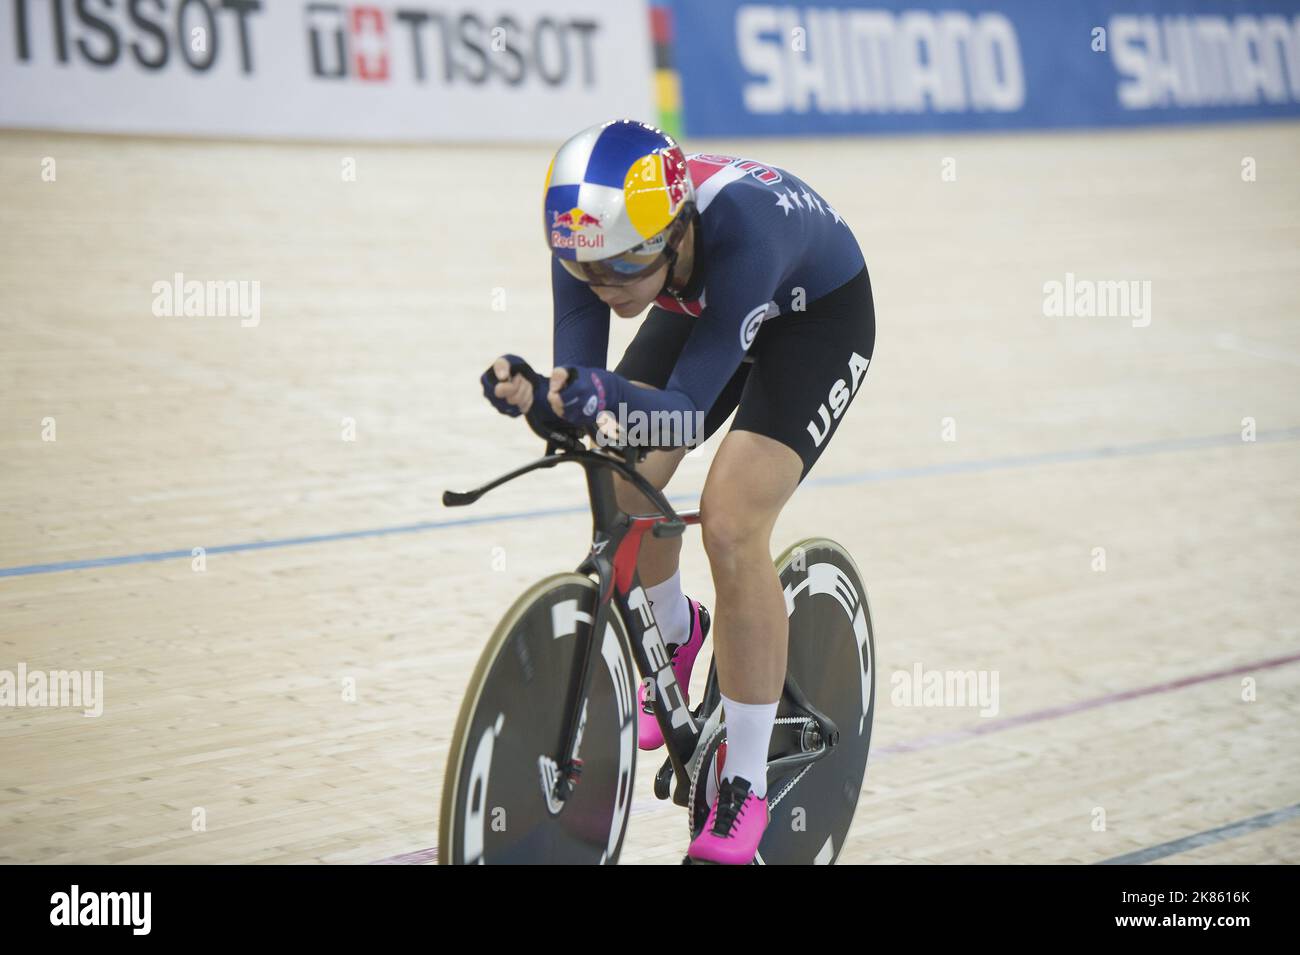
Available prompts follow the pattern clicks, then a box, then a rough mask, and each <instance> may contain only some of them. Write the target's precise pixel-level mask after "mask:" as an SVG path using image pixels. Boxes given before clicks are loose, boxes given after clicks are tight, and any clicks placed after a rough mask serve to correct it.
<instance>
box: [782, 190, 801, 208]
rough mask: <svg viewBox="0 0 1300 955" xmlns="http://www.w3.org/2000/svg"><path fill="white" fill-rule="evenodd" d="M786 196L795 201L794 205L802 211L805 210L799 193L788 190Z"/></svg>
mask: <svg viewBox="0 0 1300 955" xmlns="http://www.w3.org/2000/svg"><path fill="white" fill-rule="evenodd" d="M785 194H786V195H787V196H789V197H790V198H791V199H793V200H794V204H795V205H796V206H798V207H799V208H800V210H802V209H803V203H802V202H800V201H799V193H797V192H795V191H794V190H793V189H787V190H786V191H785Z"/></svg>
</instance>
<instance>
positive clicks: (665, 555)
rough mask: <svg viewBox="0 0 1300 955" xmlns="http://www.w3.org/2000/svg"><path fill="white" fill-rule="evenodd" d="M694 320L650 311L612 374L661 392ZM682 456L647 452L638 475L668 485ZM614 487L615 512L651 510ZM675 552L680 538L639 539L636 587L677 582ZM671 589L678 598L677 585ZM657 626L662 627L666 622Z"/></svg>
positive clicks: (740, 381)
mask: <svg viewBox="0 0 1300 955" xmlns="http://www.w3.org/2000/svg"><path fill="white" fill-rule="evenodd" d="M694 321H695V319H693V318H691V317H690V316H687V315H680V314H677V313H675V312H669V311H667V310H665V309H661V308H652V309H650V312H649V314H648V315H647V316H646V318H645V320H644V321H643V322H642V323H641V327H640V329H639V330H638V331H637V334H636V337H635V338H634V339H633V340H632V342H631V344H629V345H628V347H627V351H626V352H625V353H624V354H623V358H622V360H620V361H619V363H618V366H617V367H616V368H615V369H614V370H615V371H616V372H618V374H620V375H622V376H623V377H624V378H627V379H628V380H629V381H632V382H634V383H636V384H641V385H648V386H650V387H652V388H662V387H664V385H666V384H667V383H668V379H669V377H670V376H671V375H672V371H673V366H674V365H675V364H676V363H677V356H678V355H679V354H681V350H682V348H683V347H684V346H685V344H686V339H687V338H688V337H689V336H690V333H691V329H692V328H693V323H694ZM749 368H750V366H749V365H748V364H744V365H742V366H741V368H740V369H739V370H738V371H737V372H736V374H735V375H734V376H733V377H732V379H731V381H729V382H728V383H727V385H726V386H725V387H724V388H723V390H722V393H721V394H720V395H719V397H718V400H717V401H716V402H715V403H714V406H713V407H712V408H711V409H709V412H708V414H706V415H705V419H704V432H703V436H702V437H701V439H700V440H701V441H705V440H707V439H708V438H709V436H710V435H712V434H713V433H714V432H715V431H717V430H718V429H719V428H720V427H721V426H722V425H723V424H724V423H725V422H726V420H727V418H728V417H730V416H731V412H732V411H733V410H735V407H736V405H737V403H738V402H739V400H740V395H741V392H742V391H743V389H744V385H745V380H746V378H747V377H748V374H749ZM685 455H686V450H685V449H683V448H675V449H672V450H660V451H651V452H650V453H649V454H647V455H646V458H645V460H644V461H643V462H642V464H641V465H640V471H641V473H642V474H643V475H644V476H645V477H646V479H647V480H648V481H649V482H650V484H651V485H652V486H654V487H655V488H658V489H660V490H662V489H663V488H665V487H666V486H667V485H668V482H669V480H670V479H671V478H672V476H673V474H674V472H675V471H676V470H677V466H678V465H679V464H680V463H681V460H682V458H683V457H685ZM614 485H615V486H614V490H615V493H616V495H617V498H618V504H619V507H621V508H622V509H623V510H625V511H627V512H629V513H632V514H635V513H638V512H647V511H650V510H652V509H653V508H652V506H651V505H650V502H649V501H648V500H646V498H645V495H643V494H642V493H641V492H640V491H637V490H636V489H635V488H634V487H633V486H632V485H631V484H630V483H629V482H628V481H626V480H624V479H623V478H621V477H617V476H616V478H615V481H614ZM681 550H682V540H681V538H680V537H675V538H660V537H654V536H646V537H645V538H644V539H643V541H642V544H641V552H640V555H639V557H638V559H637V570H638V572H639V574H640V577H641V583H642V586H644V587H645V588H646V589H647V591H649V590H651V589H652V588H657V587H660V586H661V585H663V584H665V583H666V582H669V581H673V580H674V579H675V578H676V577H677V572H678V565H679V560H680V556H681ZM675 589H676V590H677V592H679V593H680V584H679V583H678V584H677V585H676V587H675ZM651 599H652V600H653V599H654V597H653V596H652V597H651ZM683 608H684V602H683ZM656 616H659V614H656ZM665 616H666V614H665ZM679 616H680V618H681V620H680V623H681V625H680V626H671V625H670V626H669V627H667V628H666V629H667V630H668V635H669V636H673V635H681V638H682V639H684V632H685V629H686V626H687V625H688V623H689V620H688V615H687V613H686V611H685V609H683V610H682V611H681V613H680V615H679ZM660 622H661V625H662V624H663V623H666V622H667V621H666V620H663V621H660ZM678 632H680V634H679V633H678Z"/></svg>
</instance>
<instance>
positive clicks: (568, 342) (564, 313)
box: [551, 258, 609, 368]
mask: <svg viewBox="0 0 1300 955" xmlns="http://www.w3.org/2000/svg"><path fill="white" fill-rule="evenodd" d="M551 299H552V301H553V302H554V305H555V332H554V344H555V361H554V363H553V364H554V367H556V368H563V367H565V366H566V365H580V366H584V367H589V368H604V367H605V360H606V358H607V356H608V353H609V306H608V305H606V304H605V303H604V302H602V301H601V300H600V299H599V298H597V297H596V293H595V292H593V291H592V290H591V288H590V287H589V286H587V285H584V284H583V283H582V282H579V281H578V280H577V279H575V278H574V277H573V276H572V275H570V274H569V273H568V272H566V271H565V270H564V267H563V266H562V265H560V263H559V262H558V261H557V260H556V259H555V258H552V259H551Z"/></svg>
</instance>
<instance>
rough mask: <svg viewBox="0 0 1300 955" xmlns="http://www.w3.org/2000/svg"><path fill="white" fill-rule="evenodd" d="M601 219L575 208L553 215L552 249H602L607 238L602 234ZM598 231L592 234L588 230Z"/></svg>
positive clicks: (553, 213)
mask: <svg viewBox="0 0 1300 955" xmlns="http://www.w3.org/2000/svg"><path fill="white" fill-rule="evenodd" d="M600 228H601V225H600V219H599V218H597V217H596V216H593V215H591V214H590V213H587V212H583V211H582V210H581V209H580V208H578V207H577V206H574V207H573V208H572V209H570V210H569V211H568V212H552V213H551V248H554V249H600V248H603V247H604V245H605V236H604V235H602V234H601V233H600V231H599V230H600ZM591 229H594V230H597V231H596V232H594V233H592V232H590V231H588V230H591Z"/></svg>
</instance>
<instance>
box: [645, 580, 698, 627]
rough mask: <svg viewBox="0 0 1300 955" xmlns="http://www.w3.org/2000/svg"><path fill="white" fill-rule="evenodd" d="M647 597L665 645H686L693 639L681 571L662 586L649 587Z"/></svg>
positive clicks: (646, 591)
mask: <svg viewBox="0 0 1300 955" xmlns="http://www.w3.org/2000/svg"><path fill="white" fill-rule="evenodd" d="M645 595H646V596H647V597H649V598H650V609H651V610H653V611H654V615H655V623H656V624H658V625H659V636H660V637H662V638H663V641H664V643H685V642H686V641H687V640H689V639H690V638H691V608H690V606H689V605H688V604H687V603H686V595H685V594H683V593H682V572H681V570H680V569H678V571H677V573H675V574H673V575H672V576H671V577H669V578H668V579H667V580H665V581H664V582H663V583H662V584H655V585H654V586H653V587H647V588H646V589H645Z"/></svg>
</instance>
